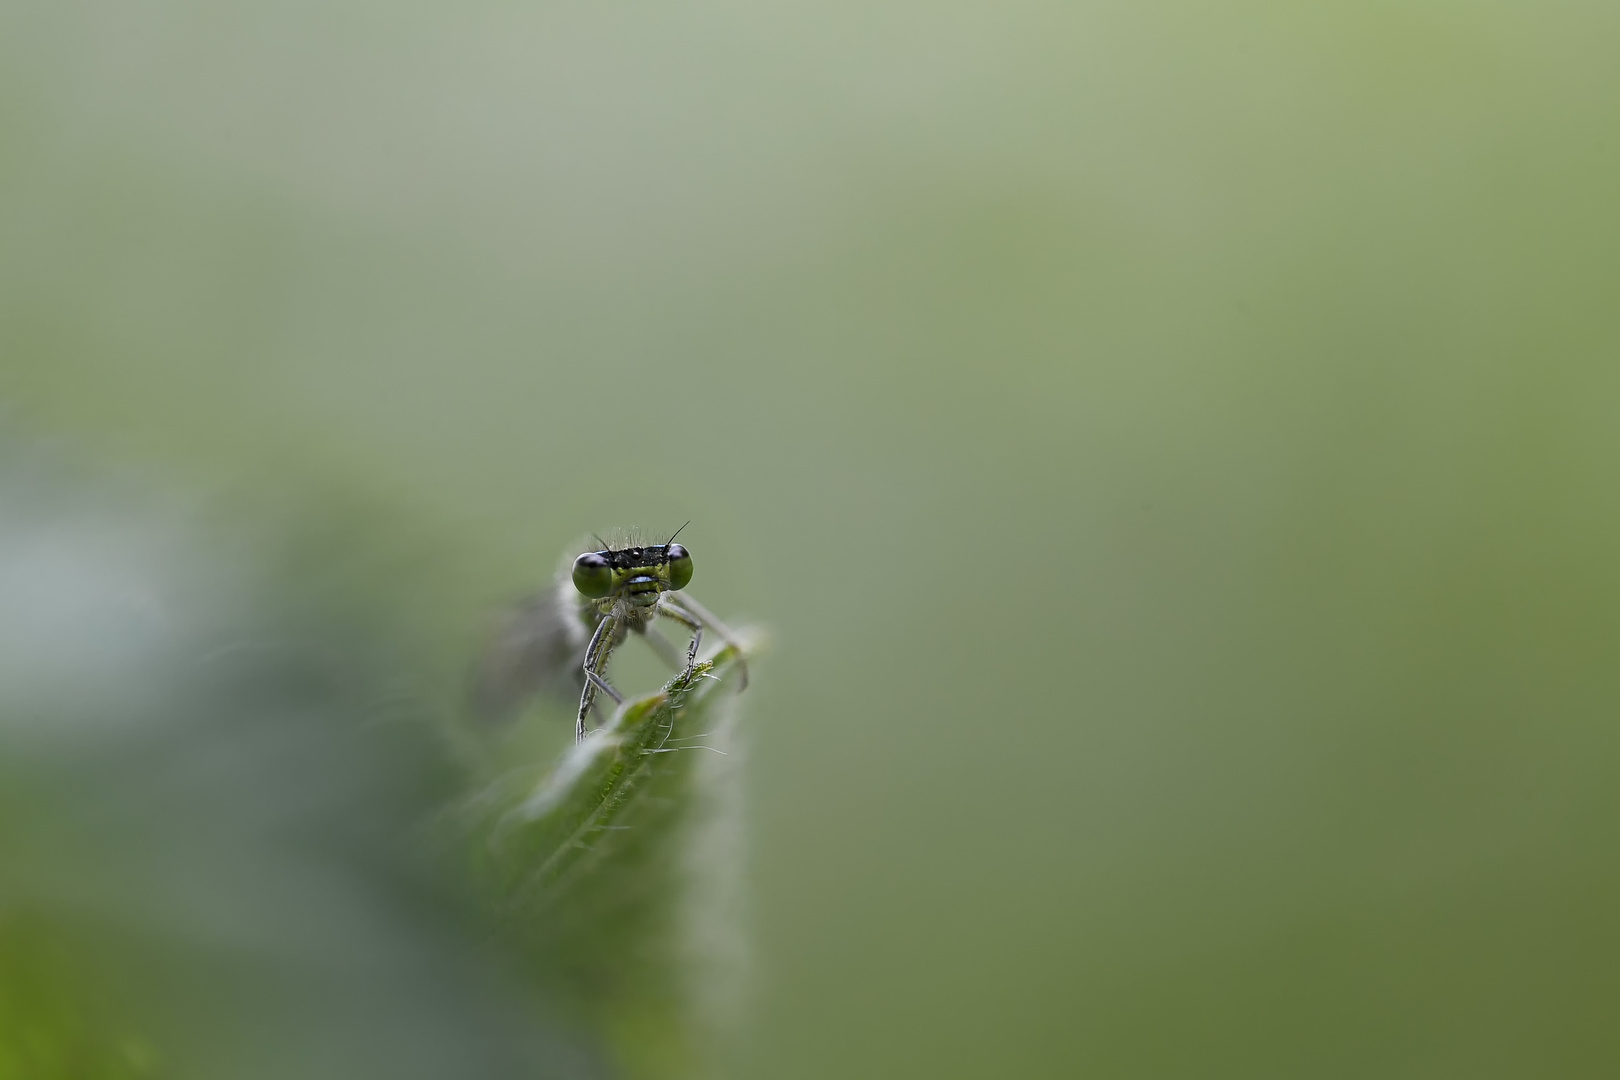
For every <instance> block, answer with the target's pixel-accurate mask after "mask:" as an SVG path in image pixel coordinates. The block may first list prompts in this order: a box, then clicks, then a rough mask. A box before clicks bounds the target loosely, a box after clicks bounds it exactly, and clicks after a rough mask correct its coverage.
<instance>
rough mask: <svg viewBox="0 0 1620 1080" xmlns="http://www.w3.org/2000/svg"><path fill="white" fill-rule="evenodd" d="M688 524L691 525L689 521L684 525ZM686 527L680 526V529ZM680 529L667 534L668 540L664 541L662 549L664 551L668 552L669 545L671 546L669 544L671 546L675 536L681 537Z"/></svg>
mask: <svg viewBox="0 0 1620 1080" xmlns="http://www.w3.org/2000/svg"><path fill="white" fill-rule="evenodd" d="M690 524H692V523H691V522H690V521H688V522H687V523H686V525H690ZM686 525H682V526H681V529H684V528H686ZM681 529H676V530H675V531H674V532H672V533H670V534H669V539H668V540H665V541H664V549H665V550H666V551H667V550H669V545H671V544H673V543H674V542H675V538H676V537H677V536H679V535H681Z"/></svg>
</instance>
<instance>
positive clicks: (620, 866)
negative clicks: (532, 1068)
mask: <svg viewBox="0 0 1620 1080" xmlns="http://www.w3.org/2000/svg"><path fill="white" fill-rule="evenodd" d="M745 638H747V639H748V640H756V639H757V635H756V636H754V637H751V638H750V637H748V636H746V635H745ZM738 661H739V656H738V654H737V652H736V651H735V650H734V649H732V648H731V647H729V646H728V647H727V648H725V649H723V650H722V651H721V652H720V653H719V654H717V655H716V656H715V657H714V659H713V660H711V661H708V662H705V663H700V664H698V665H697V666H696V667H695V669H694V670H693V671H692V672H691V673H689V674H683V675H680V676H677V677H676V678H674V679H672V680H671V681H670V682H669V683H668V684H667V685H666V686H665V687H664V689H663V690H661V691H660V692H658V693H655V694H650V695H648V696H646V697H643V698H640V699H638V700H632V701H628V702H626V703H625V704H624V705H623V706H621V707H620V708H619V710H618V711H617V713H615V715H614V716H613V717H612V718H611V719H610V720H609V721H608V722H607V723H606V724H605V725H603V727H602V728H600V729H599V730H597V731H594V732H592V733H591V734H590V735H589V736H588V737H587V738H586V739H585V741H584V742H582V743H580V744H578V745H577V746H574V747H573V748H572V749H570V750H569V751H568V752H567V753H565V754H564V755H563V757H562V758H561V760H560V761H559V762H558V763H557V765H556V767H555V768H554V769H553V771H552V772H551V774H550V775H549V776H547V777H546V778H545V779H544V780H543V781H542V782H541V783H540V784H539V785H538V786H537V787H535V788H534V789H533V790H532V791H529V792H527V793H521V794H519V793H514V792H507V793H504V794H501V795H498V796H496V797H494V798H492V799H489V800H486V801H485V804H484V805H485V808H486V809H485V816H484V817H483V820H482V822H481V832H482V839H483V841H484V843H483V860H482V861H483V870H484V874H485V879H486V882H487V885H488V888H489V898H490V901H491V903H492V904H493V905H494V906H495V911H496V918H497V921H498V923H499V925H500V926H501V927H502V930H503V931H504V934H505V936H506V938H507V940H508V941H509V942H510V943H512V944H513V945H514V947H516V949H517V950H518V951H519V953H520V954H521V955H522V956H523V957H524V958H526V960H527V961H528V962H529V963H530V965H531V970H532V972H533V973H534V974H535V975H537V976H539V978H540V979H541V980H542V981H548V982H550V984H551V986H552V991H553V993H554V994H555V996H556V998H557V1001H556V1002H553V1003H552V1004H553V1006H554V1007H557V1008H560V1009H562V1010H564V1011H565V1012H571V1013H572V1014H573V1019H574V1021H575V1022H577V1023H580V1024H582V1025H585V1026H587V1027H589V1028H590V1029H593V1030H594V1031H596V1032H597V1033H598V1034H599V1035H600V1036H601V1038H602V1040H603V1042H604V1043H605V1044H606V1045H607V1046H609V1047H610V1048H611V1049H612V1051H613V1052H614V1053H615V1054H616V1055H617V1057H618V1061H617V1065H618V1066H619V1067H620V1068H622V1069H623V1070H624V1071H625V1073H626V1074H628V1075H630V1076H634V1077H644V1078H649V1080H662V1078H677V1077H687V1076H713V1075H716V1071H717V1069H718V1064H717V1061H716V1059H717V1057H718V1054H719V1047H720V1046H721V1045H722V1043H723V1040H724V1037H725V1035H726V1033H727V1030H728V1028H729V1027H730V1026H731V1024H732V1023H734V1020H735V1016H736V1008H735V1006H736V1002H737V998H738V994H739V991H740V980H741V979H742V978H743V977H744V974H745V972H744V967H745V958H746V957H745V947H744V942H745V940H746V937H745V930H744V926H743V916H742V910H741V909H742V904H741V901H740V895H741V890H740V855H741V834H742V824H741V807H740V767H741V746H740V742H739V740H738V737H737V732H736V728H737V715H738V713H737V709H736V702H737V701H738V696H737V694H736V693H735V692H734V691H733V689H732V687H731V684H732V683H734V682H740V681H741V678H740V675H741V673H740V665H739V663H738ZM492 804H493V805H492Z"/></svg>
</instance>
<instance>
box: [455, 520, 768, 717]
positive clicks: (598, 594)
mask: <svg viewBox="0 0 1620 1080" xmlns="http://www.w3.org/2000/svg"><path fill="white" fill-rule="evenodd" d="M684 528H686V526H685V525H683V526H681V529H684ZM681 529H676V530H675V532H676V534H679V533H680V531H681ZM594 539H595V540H596V542H597V544H598V547H597V548H596V549H595V550H592V551H586V552H583V553H582V554H580V555H579V556H577V557H576V558H575V559H574V560H573V562H572V564H571V566H570V567H568V569H567V570H566V571H565V572H563V573H559V574H558V575H557V580H556V581H555V582H554V583H553V585H552V586H551V588H550V589H547V590H546V591H545V592H542V593H540V594H538V595H536V596H533V597H530V598H529V599H528V600H526V601H524V602H523V603H522V604H521V605H520V606H519V607H518V608H517V609H516V610H515V611H514V612H513V613H512V615H511V616H510V617H509V618H508V619H507V621H506V624H505V625H504V626H503V627H502V628H501V629H500V630H499V631H498V632H497V633H496V635H495V636H494V638H493V639H492V640H491V642H490V644H489V646H488V648H487V649H486V650H485V652H484V656H483V659H482V661H481V663H480V664H479V667H478V670H477V672H476V673H475V678H474V686H473V697H474V701H473V704H474V707H475V708H476V709H477V711H478V712H479V713H481V714H482V715H484V716H488V717H493V718H497V719H499V718H503V717H505V716H509V715H511V714H512V713H513V712H515V711H516V710H517V709H518V708H519V707H521V706H522V705H523V704H524V703H526V702H527V701H528V700H529V699H530V698H531V697H533V696H534V695H535V694H537V693H540V692H543V691H547V690H550V691H560V690H563V689H565V688H573V687H577V688H578V690H579V713H578V716H577V717H576V718H575V721H574V738H575V739H576V740H580V739H584V738H585V717H586V714H587V713H589V712H590V711H591V707H592V706H593V705H594V704H595V703H596V695H597V694H598V692H600V693H603V694H606V695H607V696H608V697H610V698H612V699H613V700H614V701H615V702H618V703H623V701H624V695H622V694H620V693H619V691H618V690H616V689H614V687H613V684H612V683H610V682H608V680H607V664H608V658H609V657H611V656H612V655H613V650H614V649H616V648H618V647H619V645H620V644H621V643H622V642H623V641H624V640H625V639H626V638H627V637H628V636H629V635H630V634H635V635H636V636H637V637H640V638H642V639H643V640H644V641H646V642H647V643H648V644H649V645H650V646H652V648H653V651H654V652H656V653H658V654H659V656H661V657H663V658H664V659H665V660H666V661H668V662H669V664H670V666H671V667H674V668H676V669H677V670H679V671H683V672H690V671H691V670H692V668H693V666H694V665H695V664H696V663H697V654H698V648H699V646H700V645H701V644H702V642H703V632H704V630H705V629H708V630H711V631H713V632H714V634H715V635H716V636H717V637H719V638H720V639H721V640H722V641H724V642H725V643H726V644H727V645H730V646H731V647H732V648H733V649H735V650H736V652H737V655H738V663H737V673H738V685H737V689H738V690H742V689H744V688H746V687H747V685H748V668H747V665H746V662H745V661H743V660H742V647H741V645H740V644H739V643H738V641H737V637H736V635H735V634H733V633H732V632H731V630H730V629H728V628H727V627H726V625H725V624H724V623H722V622H721V621H720V620H719V619H717V618H716V617H715V616H714V614H713V613H712V612H710V611H709V609H708V608H706V607H704V606H703V605H702V604H700V603H698V602H697V601H696V600H695V599H693V598H692V597H691V596H690V595H688V594H687V593H685V592H683V591H682V590H684V589H685V588H686V586H687V583H688V582H690V581H691V580H692V555H691V552H689V551H687V550H686V548H685V547H683V546H681V545H680V544H677V543H675V536H673V535H672V536H670V538H669V539H668V540H665V541H664V542H663V543H661V544H646V543H642V542H641V541H639V540H637V539H635V538H634V537H633V536H626V537H623V538H615V539H614V541H613V542H609V541H606V540H603V539H602V538H601V537H594ZM676 593H679V594H680V595H679V596H678V597H677V596H676V595H674V594H676ZM660 616H662V617H663V618H665V619H669V620H670V621H671V622H675V623H678V624H679V625H680V626H682V627H684V628H685V629H687V630H689V631H691V634H692V640H691V643H690V644H689V645H687V647H686V652H685V655H684V656H682V654H681V653H680V652H679V651H678V650H677V648H676V646H675V645H673V644H671V643H670V641H669V640H668V639H667V638H665V637H664V636H663V635H662V634H660V633H659V632H658V631H657V630H656V629H655V628H653V625H652V624H653V622H654V621H655V620H656V619H658V618H659V617H660Z"/></svg>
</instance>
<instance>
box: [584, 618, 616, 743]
mask: <svg viewBox="0 0 1620 1080" xmlns="http://www.w3.org/2000/svg"><path fill="white" fill-rule="evenodd" d="M618 628H619V620H618V619H617V618H615V617H614V616H613V614H612V613H609V614H607V615H604V616H602V621H601V622H599V623H597V624H596V633H594V634H592V635H591V643H590V644H589V645H587V646H586V647H585V665H584V666H585V688H584V689H583V690H581V691H580V694H579V717H578V718H577V719H576V720H575V721H574V741H575V742H583V741H584V739H585V714H586V713H588V712H590V711H591V705H592V704H593V703H595V701H596V691H597V690H598V689H600V690H602V691H603V692H604V693H606V694H607V696H608V697H610V698H612V699H613V700H614V701H619V702H622V701H624V698H623V697H621V696H620V694H619V692H618V691H617V690H615V689H613V687H611V686H609V685H608V681H607V680H606V679H604V678H603V677H602V671H603V669H604V668H606V667H607V659H608V656H610V655H611V654H612V652H613V645H614V639H615V638H616V637H617V636H618V634H617V631H618Z"/></svg>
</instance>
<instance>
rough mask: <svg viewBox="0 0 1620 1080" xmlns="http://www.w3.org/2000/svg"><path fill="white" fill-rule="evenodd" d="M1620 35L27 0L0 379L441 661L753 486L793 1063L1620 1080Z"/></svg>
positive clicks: (706, 532) (750, 1068)
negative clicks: (380, 597)
mask: <svg viewBox="0 0 1620 1080" xmlns="http://www.w3.org/2000/svg"><path fill="white" fill-rule="evenodd" d="M1616 42H1620V7H1616V6H1614V5H1610V4H1601V3H1578V2H1551V3H1545V2H1544V3H1529V2H1526V0H1486V2H1470V3H1457V2H1452V0H1417V2H1409V3H1400V4H1396V3H1371V4H1356V5H1301V4H1284V3H1264V2H1238V3H1233V4H1225V5H1207V4H1198V3H1191V2H1186V0H1163V2H1151V3H1121V2H1112V0H1103V2H1092V3H1077V4H1054V3H1036V2H1015V3H1004V4H994V5H992V4H971V5H970V4H916V3H878V4H870V3H861V4H824V5H805V4H798V5H795V4H780V3H766V4H757V3H755V4H741V3H705V4H670V3H664V4H658V3H653V4H636V5H615V4H602V3H590V4H586V3H552V4H509V3H479V2H474V3H468V4H457V5H449V4H438V5H435V4H426V3H386V4H385V3H377V2H372V0H337V2H330V0H328V2H322V3H275V4H272V3H257V4H218V3H212V2H210V3H202V2H169V3H141V4H115V3H80V2H53V3H30V2H22V3H12V4H7V5H5V6H4V7H3V8H0V400H3V402H4V406H5V408H6V409H7V410H8V413H9V416H10V418H11V419H10V421H9V422H10V423H11V424H12V425H13V426H14V427H16V428H19V429H23V430H27V431H29V432H31V433H33V436H40V435H43V436H45V437H47V438H52V439H59V440H61V441H62V442H63V443H64V444H66V445H68V446H71V447H72V448H73V452H74V453H76V454H79V455H82V456H84V457H85V458H87V459H89V460H93V461H99V462H103V463H110V464H112V465H113V466H114V467H116V468H118V469H124V470H134V471H136V472H138V473H139V474H140V475H141V476H143V477H145V478H147V479H146V481H145V482H151V483H154V484H158V485H161V486H166V487H169V488H172V489H175V490H182V491H189V492H204V493H207V492H214V493H224V495H225V496H226V497H227V498H228V499H230V500H236V502H235V503H233V504H232V505H244V506H246V505H252V506H255V507H263V506H265V505H283V504H284V505H286V506H299V507H307V506H309V505H311V500H313V501H314V502H315V503H318V504H319V505H322V506H325V507H328V508H341V510H340V512H338V511H336V510H334V513H336V514H337V517H339V518H341V519H342V521H343V522H345V524H343V525H342V526H333V527H334V528H339V527H341V528H345V529H358V530H360V531H361V532H362V533H364V535H365V536H366V541H365V543H366V545H369V546H368V547H367V548H366V550H369V551H370V552H371V553H372V554H371V557H370V558H368V559H364V560H360V561H357V562H355V563H354V564H352V565H350V566H349V567H348V568H347V571H346V572H348V573H351V574H353V575H358V576H360V577H362V578H364V579H365V581H364V583H363V585H364V588H366V589H370V590H372V591H373V592H377V593H389V594H392V597H393V601H394V602H395V603H396V604H397V605H399V608H398V609H399V610H402V611H405V612H408V616H407V618H406V622H407V623H408V624H409V629H410V632H411V633H413V634H415V635H416V636H417V637H418V638H419V639H420V640H421V641H422V642H424V643H425V644H424V653H425V655H429V656H431V657H432V658H433V659H432V660H431V662H429V663H428V665H427V667H426V669H425V671H426V675H425V678H426V679H427V681H428V682H429V683H430V684H431V685H434V686H437V687H439V688H440V689H441V690H442V692H443V698H444V700H445V701H451V700H453V699H454V693H453V691H454V689H455V686H456V682H457V679H458V677H459V672H460V671H461V670H462V669H463V668H464V666H465V663H466V661H467V658H468V657H469V656H470V655H471V653H472V651H473V650H474V649H475V648H476V646H477V641H478V635H479V629H478V628H479V625H480V619H481V618H482V617H483V615H484V613H486V612H487V611H489V610H490V608H491V606H492V605H499V604H500V603H501V602H502V601H504V600H505V599H507V598H509V597H510V596H512V595H514V594H517V593H521V592H523V591H524V590H525V589H528V588H531V587H533V586H535V585H537V584H538V583H540V582H542V581H544V580H545V579H546V578H547V577H548V576H549V574H550V573H551V570H552V567H553V566H554V564H555V561H556V559H557V558H558V556H559V555H560V554H562V553H563V552H564V551H565V550H566V549H567V548H568V546H569V544H571V543H572V542H573V541H574V539H575V538H576V537H577V536H579V535H580V534H581V533H584V532H586V531H588V530H605V529H607V528H610V527H613V526H617V525H640V526H643V527H645V528H647V529H649V530H654V531H656V530H672V529H673V528H674V527H675V526H677V525H680V524H681V522H683V521H686V520H688V519H691V521H692V524H691V525H690V526H688V528H687V531H686V532H685V533H684V534H683V537H682V538H683V541H684V542H686V543H687V544H688V545H689V547H690V549H691V550H692V552H693V555H694V558H695V561H696V567H697V571H696V577H695V580H694V583H693V586H692V587H693V590H694V592H695V593H696V594H697V595H698V596H700V597H701V598H702V599H703V600H704V602H705V603H707V604H708V605H709V606H710V607H712V608H714V609H716V610H717V611H719V612H722V613H725V614H727V615H728V616H732V617H735V618H738V619H746V620H749V621H757V622H761V623H764V624H766V625H768V626H770V627H771V629H772V633H773V645H772V649H771V652H770V654H769V656H768V657H767V658H766V659H764V660H763V661H762V662H761V663H760V664H759V667H758V670H757V672H756V677H755V683H754V685H753V687H751V688H750V690H749V691H748V695H747V700H746V708H747V727H748V730H749V739H750V744H751V756H750V759H749V777H748V789H749V804H748V805H749V811H748V818H747V828H748V833H749V837H750V862H749V876H748V880H749V888H750V897H751V900H750V904H751V928H750V932H751V934H752V941H753V976H752V982H751V983H750V986H751V990H750V998H751V1014H750V1016H751V1018H750V1020H749V1022H748V1023H747V1025H746V1030H745V1034H744V1036H743V1039H742V1043H741V1045H740V1046H739V1048H738V1049H737V1051H736V1067H737V1071H738V1073H739V1075H746V1076H758V1077H772V1078H777V1080H793V1078H800V1077H803V1078H811V1077H816V1078H820V1077H827V1076H840V1077H885V1078H888V1077H896V1076H939V1077H964V1078H965V1077H985V1076H1029V1077H1035V1076H1052V1077H1058V1076H1065V1077H1066V1076H1081V1075H1089V1076H1108V1077H1195V1076H1196V1077H1206V1076H1232V1077H1246V1078H1253V1077H1298V1076H1314V1077H1341V1076H1342V1077H1375V1076H1376V1077H1381V1078H1388V1077H1402V1076H1414V1077H1416V1076H1425V1077H1427V1076H1471V1077H1485V1076H1502V1077H1521V1076H1532V1075H1533V1076H1561V1077H1564V1076H1567V1077H1584V1076H1594V1077H1595V1076H1609V1075H1614V1074H1615V1071H1616V1070H1617V1069H1620V1040H1617V1039H1616V1036H1615V1033H1614V1016H1615V1009H1616V1006H1617V1005H1620V975H1617V971H1620V968H1617V961H1620V933H1617V929H1616V928H1617V925H1620V924H1617V922H1616V915H1615V913H1616V911H1617V910H1620V861H1617V858H1616V856H1617V853H1620V796H1617V790H1620V787H1617V785H1616V783H1615V769H1616V762H1617V760H1620V756H1617V755H1620V733H1617V730H1616V720H1617V705H1620V665H1617V664H1616V662H1615V656H1616V647H1617V646H1620V561H1617V560H1616V558H1615V552H1616V551H1617V550H1620V509H1617V504H1616V474H1615V469H1616V462H1617V460H1620V458H1617V453H1620V411H1617V409H1620V199H1617V197H1616V193H1617V192H1620V139H1617V138H1616V131H1617V127H1616V122H1617V117H1620V62H1617V52H1616ZM299 512H300V513H307V512H308V511H307V510H304V511H299ZM649 670H651V669H649Z"/></svg>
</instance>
